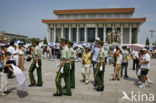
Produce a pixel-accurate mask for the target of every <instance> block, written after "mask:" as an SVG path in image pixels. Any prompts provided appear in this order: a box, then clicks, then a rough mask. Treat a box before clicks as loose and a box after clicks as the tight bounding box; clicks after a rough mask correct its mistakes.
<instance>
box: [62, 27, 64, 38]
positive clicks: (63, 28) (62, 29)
mask: <svg viewBox="0 0 156 103" xmlns="http://www.w3.org/2000/svg"><path fill="white" fill-rule="evenodd" d="M63 35H64V27H63V25H62V27H61V38H63Z"/></svg>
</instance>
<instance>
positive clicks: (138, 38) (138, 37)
mask: <svg viewBox="0 0 156 103" xmlns="http://www.w3.org/2000/svg"><path fill="white" fill-rule="evenodd" d="M137 43H140V25H139V24H138V32H137Z"/></svg>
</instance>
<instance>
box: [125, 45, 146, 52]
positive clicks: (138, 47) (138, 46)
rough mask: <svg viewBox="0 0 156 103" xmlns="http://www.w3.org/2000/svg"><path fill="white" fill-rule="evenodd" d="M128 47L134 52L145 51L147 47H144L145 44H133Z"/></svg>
mask: <svg viewBox="0 0 156 103" xmlns="http://www.w3.org/2000/svg"><path fill="white" fill-rule="evenodd" d="M128 47H129V48H131V49H132V50H135V51H138V52H140V50H141V49H143V48H144V47H145V45H143V44H131V45H129V46H128Z"/></svg>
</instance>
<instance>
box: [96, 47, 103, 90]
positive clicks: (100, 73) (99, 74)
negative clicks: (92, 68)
mask: <svg viewBox="0 0 156 103" xmlns="http://www.w3.org/2000/svg"><path fill="white" fill-rule="evenodd" d="M101 58H102V59H103V64H102V68H103V70H102V71H100V64H101V63H100V61H101ZM104 61H105V52H104V49H103V48H101V50H99V53H98V57H97V61H96V62H97V69H96V72H95V75H94V77H95V79H96V81H97V83H98V86H99V88H101V89H102V88H103V87H104V71H105V63H104Z"/></svg>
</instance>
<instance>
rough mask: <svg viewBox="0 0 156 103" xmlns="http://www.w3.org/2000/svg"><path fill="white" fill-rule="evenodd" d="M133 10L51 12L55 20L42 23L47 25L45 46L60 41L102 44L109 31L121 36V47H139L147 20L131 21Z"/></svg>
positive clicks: (107, 9)
mask: <svg viewBox="0 0 156 103" xmlns="http://www.w3.org/2000/svg"><path fill="white" fill-rule="evenodd" d="M134 11H135V8H104V9H71V10H54V14H55V15H56V16H57V19H51V20H47V19H43V20H42V22H43V23H45V24H47V25H48V35H47V40H48V42H56V40H57V39H58V40H59V39H60V38H61V37H65V38H68V39H69V40H73V41H74V42H76V43H81V42H93V41H94V40H95V38H96V37H100V39H101V40H103V41H104V42H107V41H106V35H107V34H108V33H109V32H112V30H116V31H117V32H121V34H122V36H121V44H132V43H139V37H140V26H141V25H142V24H143V23H144V22H145V21H146V17H143V18H133V17H132V16H133V13H134Z"/></svg>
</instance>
